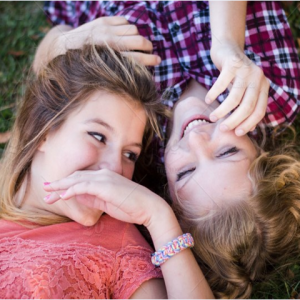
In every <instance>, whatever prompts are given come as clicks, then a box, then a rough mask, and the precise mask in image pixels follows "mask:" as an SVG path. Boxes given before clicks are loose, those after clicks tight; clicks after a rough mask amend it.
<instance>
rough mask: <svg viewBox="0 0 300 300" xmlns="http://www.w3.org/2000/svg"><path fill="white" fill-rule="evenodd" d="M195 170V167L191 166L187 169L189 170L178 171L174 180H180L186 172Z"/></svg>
mask: <svg viewBox="0 0 300 300" xmlns="http://www.w3.org/2000/svg"><path fill="white" fill-rule="evenodd" d="M195 170H196V168H192V169H189V170H186V171H182V172H180V173H178V174H177V179H176V181H179V180H181V178H182V177H183V176H184V175H186V174H188V173H190V172H193V171H195Z"/></svg>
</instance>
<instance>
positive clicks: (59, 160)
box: [24, 91, 147, 225]
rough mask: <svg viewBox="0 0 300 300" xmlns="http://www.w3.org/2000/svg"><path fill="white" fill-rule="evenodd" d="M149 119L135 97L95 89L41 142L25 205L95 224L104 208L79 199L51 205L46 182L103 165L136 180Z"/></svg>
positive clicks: (61, 201)
mask: <svg viewBox="0 0 300 300" xmlns="http://www.w3.org/2000/svg"><path fill="white" fill-rule="evenodd" d="M146 121H147V118H146V113H145V111H144V109H143V108H142V107H141V106H140V105H139V104H138V103H136V102H133V100H131V99H125V98H124V97H122V96H118V95H113V94H109V93H106V92H102V91H97V92H95V93H93V94H92V96H91V97H90V98H89V99H88V100H87V102H85V104H83V105H82V106H81V107H80V108H79V109H77V110H76V111H74V112H72V113H71V114H70V115H69V116H68V118H67V120H66V121H65V122H64V123H63V125H62V126H61V127H60V128H59V129H57V130H55V131H53V132H50V133H49V134H48V135H47V136H46V139H45V141H44V142H43V143H42V144H41V145H40V147H39V149H38V151H37V152H36V154H35V156H34V159H33V162H32V168H31V183H30V192H29V194H28V195H27V197H26V198H25V199H26V200H25V202H24V205H26V206H28V205H30V206H31V207H33V208H34V209H35V210H43V211H44V212H45V211H47V212H49V213H55V214H59V215H62V216H66V217H69V218H70V219H73V220H74V221H77V222H79V223H81V224H84V225H92V224H93V223H95V222H96V221H97V220H98V218H99V217H100V215H101V212H100V211H97V210H94V209H91V208H87V207H85V206H84V205H81V204H79V203H78V202H77V201H76V200H75V199H72V200H70V201H63V200H60V201H58V202H57V203H55V204H53V205H48V204H46V203H45V202H44V200H43V197H45V196H46V193H45V192H44V190H43V182H45V181H49V182H51V181H54V180H58V179H61V178H64V177H66V176H68V175H70V174H72V173H74V172H75V171H78V170H99V169H109V170H112V171H114V172H116V173H118V174H121V175H122V176H124V177H126V178H128V179H131V178H132V175H133V172H134V167H135V161H136V160H137V158H138V156H139V154H140V152H141V147H142V138H143V133H144V130H145V125H146ZM29 195H33V196H34V197H29ZM32 199H35V200H34V201H33V200H32Z"/></svg>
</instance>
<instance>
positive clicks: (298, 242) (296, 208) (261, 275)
mask: <svg viewBox="0 0 300 300" xmlns="http://www.w3.org/2000/svg"><path fill="white" fill-rule="evenodd" d="M249 176H250V178H251V181H252V183H253V193H252V195H251V197H250V198H249V199H244V200H243V201H240V202H238V203H237V202H234V204H228V206H227V207H222V210H217V211H214V212H212V213H211V214H209V215H208V216H204V217H203V216H200V215H197V214H196V213H195V210H192V208H191V207H190V208H189V207H187V206H186V203H185V205H184V206H183V205H182V203H181V202H180V201H176V199H174V204H173V206H174V210H175V211H176V212H177V215H178V218H179V220H180V223H181V225H182V228H183V230H184V231H186V232H191V233H192V235H193V237H194V239H195V247H194V248H193V251H194V254H195V256H196V259H197V261H198V263H199V265H200V266H201V268H202V270H203V272H204V274H205V276H206V278H207V280H208V283H209V284H210V286H211V288H212V290H213V291H214V294H215V296H216V297H218V298H249V297H250V295H251V291H252V286H253V283H254V282H255V281H260V280H263V279H266V278H267V277H268V276H269V275H270V274H272V272H274V271H275V270H276V269H278V268H280V266H285V265H287V264H288V263H292V262H293V261H292V258H293V257H299V249H300V157H299V154H298V153H297V151H295V150H294V149H293V148H292V147H291V146H285V147H279V149H278V150H274V151H271V152H263V153H262V154H260V155H259V156H258V157H257V158H256V160H255V161H254V162H253V163H252V165H251V168H250V170H249ZM177 200H178V199H177Z"/></svg>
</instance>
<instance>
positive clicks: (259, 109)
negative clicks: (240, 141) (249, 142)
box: [235, 91, 268, 136]
mask: <svg viewBox="0 0 300 300" xmlns="http://www.w3.org/2000/svg"><path fill="white" fill-rule="evenodd" d="M267 105H268V93H267V92H266V91H261V92H260V93H259V98H258V101H257V104H256V107H255V110H254V111H253V113H252V114H251V115H250V116H249V118H247V119H246V120H245V121H244V122H243V123H241V124H240V125H239V126H238V127H237V128H236V129H235V134H236V135H238V136H241V135H243V134H246V133H247V132H249V131H253V130H254V129H255V127H256V125H257V124H258V123H259V122H260V121H261V120H262V119H263V118H264V116H265V114H266V109H267Z"/></svg>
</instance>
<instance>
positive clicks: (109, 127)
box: [84, 118, 114, 132]
mask: <svg viewBox="0 0 300 300" xmlns="http://www.w3.org/2000/svg"><path fill="white" fill-rule="evenodd" d="M84 123H85V124H86V123H98V124H100V125H102V126H104V127H105V128H107V129H108V130H109V131H111V132H114V129H113V128H112V127H111V126H110V125H109V124H107V123H106V122H104V121H102V120H101V119H99V118H93V119H89V120H87V121H85V122H84Z"/></svg>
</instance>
